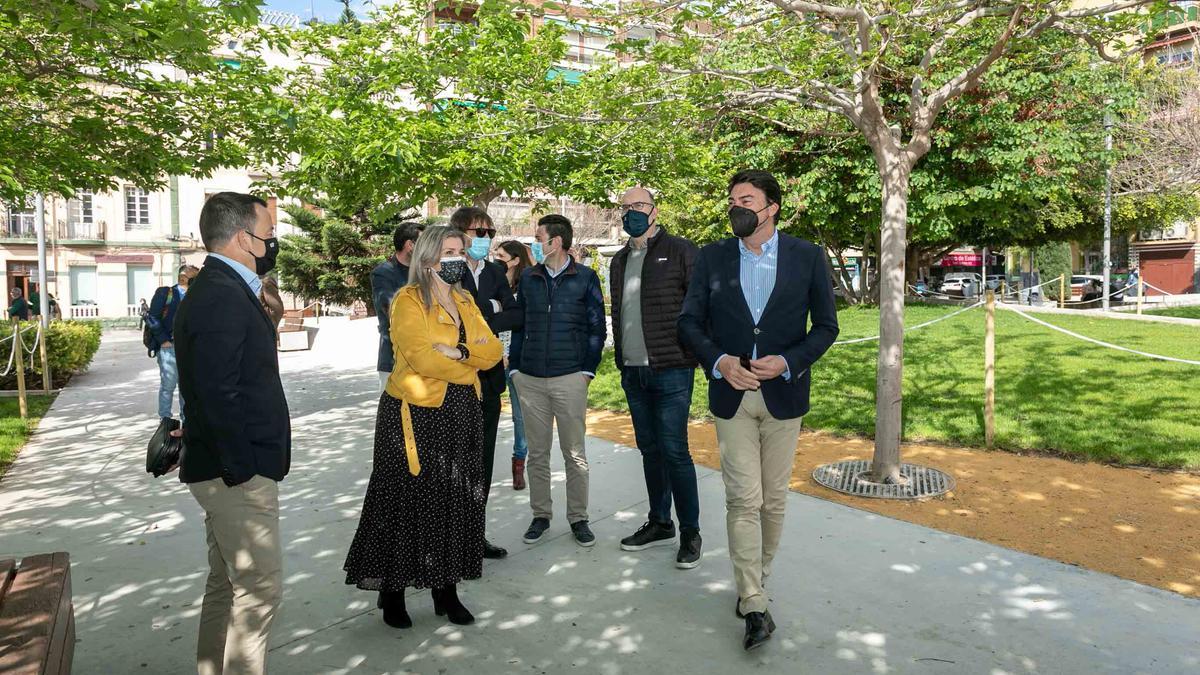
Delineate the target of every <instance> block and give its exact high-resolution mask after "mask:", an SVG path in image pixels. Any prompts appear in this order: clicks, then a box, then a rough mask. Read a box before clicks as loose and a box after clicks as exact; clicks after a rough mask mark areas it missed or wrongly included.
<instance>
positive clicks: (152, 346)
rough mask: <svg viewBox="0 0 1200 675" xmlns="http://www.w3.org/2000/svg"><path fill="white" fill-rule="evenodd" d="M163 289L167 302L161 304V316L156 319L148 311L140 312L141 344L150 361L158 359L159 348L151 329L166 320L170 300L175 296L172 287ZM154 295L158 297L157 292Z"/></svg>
mask: <svg viewBox="0 0 1200 675" xmlns="http://www.w3.org/2000/svg"><path fill="white" fill-rule="evenodd" d="M164 288H166V289H167V301H166V302H164V303H163V309H162V315H160V316H159V317H158V318H157V319H156V318H155V317H153V316H151V315H150V310H149V309H146V311H144V312H142V320H141V324H142V344H143V345H145V347H146V356H149V357H150V358H152V359H153V358H157V357H158V348H159V347H160V346H161V345H159V344H158V338H156V337H154V331H153V330H152V328H153V327H154V326H156V325H157V324H158V323H159V322H160V321H162V320H163V319H165V318H167V312H168V311H169V310H170V309H171V299H172V298H173V297H174V296H175V289H174V288H173V287H171V286H165V287H164ZM159 290H162V289H159ZM154 294H155V295H158V292H157V291H156V292H155V293H154Z"/></svg>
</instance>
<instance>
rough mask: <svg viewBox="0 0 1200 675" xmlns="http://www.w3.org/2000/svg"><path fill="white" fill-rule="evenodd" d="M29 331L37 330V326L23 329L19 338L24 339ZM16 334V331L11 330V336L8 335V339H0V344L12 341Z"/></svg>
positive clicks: (14, 329)
mask: <svg viewBox="0 0 1200 675" xmlns="http://www.w3.org/2000/svg"><path fill="white" fill-rule="evenodd" d="M31 330H37V326H29V327H28V328H25V329H23V330H22V331H21V337H25V335H26V334H27V333H28V332H29V331H31ZM16 334H17V329H16V328H13V334H12V335H9V336H8V337H5V338H0V344H4V343H5V342H8V341H9V340H12V339H13V338H14V337H15V336H16Z"/></svg>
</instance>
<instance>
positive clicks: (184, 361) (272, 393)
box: [174, 192, 292, 675]
mask: <svg viewBox="0 0 1200 675" xmlns="http://www.w3.org/2000/svg"><path fill="white" fill-rule="evenodd" d="M200 236H201V238H202V239H203V240H204V247H205V248H206V249H208V252H209V256H208V258H207V259H206V260H205V261H204V269H202V270H201V271H200V274H199V275H197V276H196V278H195V280H194V281H193V282H192V284H191V286H190V287H189V289H188V293H187V296H186V297H184V299H183V302H182V303H181V304H180V307H179V313H178V315H177V316H176V318H175V336H174V337H175V350H176V356H177V358H178V362H179V389H180V392H181V393H182V395H183V400H184V401H185V403H186V405H187V425H186V426H185V427H184V430H183V439H184V444H185V447H186V448H187V449H186V451H185V452H184V455H183V459H182V463H181V466H180V472H179V479H180V480H181V481H183V482H184V483H187V484H188V488H189V489H190V490H191V492H192V495H194V496H195V498H196V501H198V502H199V503H200V506H201V507H202V508H203V509H204V513H205V516H204V528H205V531H206V534H207V538H208V563H209V568H210V569H209V573H208V580H207V582H206V583H205V588H204V603H203V606H202V608H201V611H200V637H199V643H198V646H197V650H196V658H197V667H198V670H199V672H200V675H205V674H206V673H265V672H266V660H267V638H268V636H269V633H270V630H271V623H272V622H273V621H274V619H275V614H276V611H277V610H278V608H279V604H280V600H281V599H282V595H283V565H282V562H283V556H282V548H281V546H280V538H279V485H278V484H279V481H281V480H283V477H284V476H286V475H287V473H288V468H289V466H290V464H291V448H292V442H291V423H290V421H289V418H288V407H287V400H286V399H285V398H284V393H283V384H282V383H281V382H280V379H279V358H278V355H277V352H276V348H275V339H276V335H275V326H274V325H273V323H272V322H271V320H270V319H269V318H268V317H267V314H266V311H265V310H264V309H263V306H262V304H261V303H260V302H259V300H258V295H259V291H260V289H261V284H262V282H261V281H260V280H259V276H260V275H263V274H266V273H267V272H269V271H270V270H271V268H272V267H274V264H275V255H276V254H277V253H278V251H279V244H278V242H277V241H276V240H275V224H274V223H273V222H272V218H271V213H270V211H268V210H267V204H266V202H264V201H263V200H261V199H259V198H258V197H253V196H251V195H244V194H238V193H234V192H220V193H218V194H215V195H213V196H212V197H210V198H209V199H208V201H207V202H205V204H204V209H203V210H202V211H201V212H200Z"/></svg>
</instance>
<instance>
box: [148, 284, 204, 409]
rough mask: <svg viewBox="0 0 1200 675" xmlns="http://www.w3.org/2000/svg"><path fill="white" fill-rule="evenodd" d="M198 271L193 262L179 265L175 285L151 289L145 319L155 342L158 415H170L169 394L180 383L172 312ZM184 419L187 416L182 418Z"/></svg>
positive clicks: (180, 399) (180, 401) (174, 311)
mask: <svg viewBox="0 0 1200 675" xmlns="http://www.w3.org/2000/svg"><path fill="white" fill-rule="evenodd" d="M199 272H200V269H199V268H197V267H196V266H195V265H181V266H180V267H179V275H178V283H176V284H175V285H174V286H160V287H159V288H158V290H156V291H154V297H153V298H151V300H150V311H149V312H148V313H147V315H146V322H147V323H148V324H149V326H150V332H151V333H152V334H153V335H154V341H155V342H157V343H158V354H157V358H158V416H159V418H160V419H162V418H167V417H170V416H171V397H173V396H174V395H175V389H176V387H177V386H178V385H179V367H178V364H177V363H176V360H175V337H174V336H175V314H176V313H177V312H178V311H179V303H180V302H182V301H183V296H184V295H186V294H187V289H188V284H189V283H191V281H192V279H193V278H195V276H196V275H197V274H198V273H199ZM179 419H181V420H185V418H184V410H183V392H182V391H181V392H180V393H179ZM185 421H186V420H185Z"/></svg>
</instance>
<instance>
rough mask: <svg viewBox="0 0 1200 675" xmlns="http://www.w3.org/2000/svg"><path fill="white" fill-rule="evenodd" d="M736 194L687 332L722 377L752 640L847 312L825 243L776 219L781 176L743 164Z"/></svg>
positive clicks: (735, 542)
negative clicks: (813, 407)
mask: <svg viewBox="0 0 1200 675" xmlns="http://www.w3.org/2000/svg"><path fill="white" fill-rule="evenodd" d="M728 194H729V207H730V208H729V221H730V226H731V229H732V231H733V234H734V237H733V238H730V239H725V240H723V241H719V242H716V243H714V244H709V245H708V246H705V247H704V248H703V249H701V250H700V254H699V256H698V258H697V261H696V266H695V269H694V270H693V273H692V280H691V284H690V285H689V286H688V293H687V297H686V298H685V300H684V303H683V310H682V312H681V314H680V316H679V334H680V337H681V339H682V341H683V344H684V346H686V347H687V348H688V349H689V350H691V352H692V353H694V354H695V355H696V357H697V359H698V360H699V361H700V364H701V366H702V367H703V368H704V372H705V373H706V374H707V375H708V377H709V379H710V382H709V388H708V403H709V409H710V410H711V411H712V413H713V416H714V417H716V426H717V440H718V443H719V445H720V451H721V475H722V478H723V480H724V483H725V510H726V518H725V520H726V527H727V528H728V535H729V555H730V558H731V559H732V562H733V569H734V578H735V582H736V584H737V591H738V601H737V604H736V609H735V611H736V613H737V616H738V617H739V618H744V619H745V627H746V633H745V637H744V639H743V643H742V645H743V647H744V648H745V649H747V650H750V649H754V648H755V647H758V646H760V645H762V644H763V643H764V642H766V641H767V640H768V639H770V637H771V633H772V632H773V631H774V630H775V622H774V620H773V619H772V617H771V614H770V612H768V611H767V603H768V601H769V600H768V597H767V594H766V592H765V590H764V588H763V583H764V581H765V580H766V578H767V577H768V576H769V575H770V572H771V563H772V560H773V558H774V556H775V552H776V551H777V550H778V549H779V539H780V535H781V534H782V532H783V516H784V511H785V507H786V505H787V493H788V482H789V481H790V479H791V475H792V464H793V461H794V459H795V453H796V443H797V440H798V439H799V436H800V426H801V420H802V418H803V416H804V415H805V414H806V413H807V412H808V409H809V396H808V394H809V384H810V382H811V373H810V371H811V369H812V367H813V365H814V364H815V363H816V362H817V360H818V359H820V358H821V356H822V355H823V354H824V353H825V352H826V350H828V349H829V347H830V346H831V345H833V342H834V340H835V339H836V338H837V334H838V323H837V309H836V307H835V304H834V298H833V283H832V280H831V279H830V276H829V269H828V266H827V265H826V262H825V255H826V253H825V251H824V249H822V248H821V247H819V246H816V245H815V244H812V243H810V242H807V241H804V240H803V239H798V238H796V237H792V236H790V235H787V234H783V233H781V232H779V231H778V230H777V229H776V227H777V225H778V222H779V210H780V206H781V204H782V199H783V192H782V190H781V189H780V187H779V182H778V181H777V180H776V179H775V177H774V176H772V175H771V174H770V173H767V172H765V171H753V170H747V171H741V172H739V173H738V174H736V175H735V176H733V178H731V179H730V181H729V193H728ZM810 323H811V326H810Z"/></svg>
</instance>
